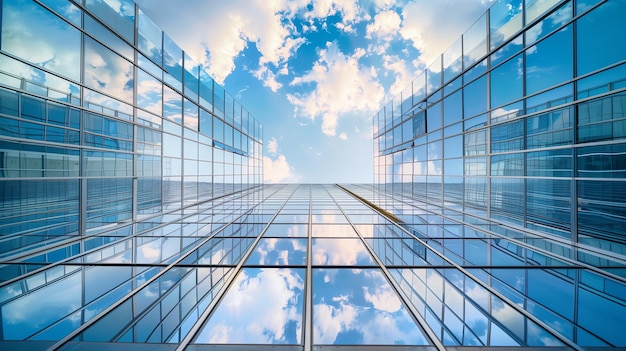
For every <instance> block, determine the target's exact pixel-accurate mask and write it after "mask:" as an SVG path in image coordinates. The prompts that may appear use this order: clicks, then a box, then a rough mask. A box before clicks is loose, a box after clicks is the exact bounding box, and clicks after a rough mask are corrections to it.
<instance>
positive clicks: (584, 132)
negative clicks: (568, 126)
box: [577, 94, 626, 143]
mask: <svg viewBox="0 0 626 351" xmlns="http://www.w3.org/2000/svg"><path fill="white" fill-rule="evenodd" d="M625 102H626V95H623V94H620V95H614V96H611V97H607V98H603V99H597V100H592V101H589V102H586V103H582V104H580V105H578V129H577V131H578V141H579V142H581V143H582V142H593V141H601V140H614V139H621V138H624V137H626V118H625V117H626V115H625V114H624V111H623V109H622V108H621V106H622V105H623V104H624V103H625Z"/></svg>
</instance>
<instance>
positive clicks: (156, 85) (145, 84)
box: [137, 69, 163, 115]
mask: <svg viewBox="0 0 626 351" xmlns="http://www.w3.org/2000/svg"><path fill="white" fill-rule="evenodd" d="M137 106H138V107H141V108H144V109H146V110H148V111H150V112H152V113H155V114H157V115H162V114H163V86H162V83H161V82H160V81H159V80H157V79H156V78H154V77H152V76H151V75H149V74H148V73H145V72H144V71H143V70H141V69H138V70H137Z"/></svg>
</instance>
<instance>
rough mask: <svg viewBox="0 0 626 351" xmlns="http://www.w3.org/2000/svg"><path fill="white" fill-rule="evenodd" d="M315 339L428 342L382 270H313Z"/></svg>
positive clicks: (358, 342) (317, 341) (319, 341)
mask: <svg viewBox="0 0 626 351" xmlns="http://www.w3.org/2000/svg"><path fill="white" fill-rule="evenodd" d="M313 342H314V344H344V345H346V344H353V345H362V344H370V345H427V344H428V342H427V341H426V338H425V337H424V335H423V334H422V332H421V331H420V330H419V329H418V328H417V326H416V324H415V322H414V321H413V320H412V319H411V317H410V316H409V314H408V313H407V311H406V310H405V308H404V306H403V305H402V303H401V302H400V299H399V298H398V297H397V295H396V294H395V292H394V291H393V290H392V289H391V286H390V285H389V283H388V282H387V281H386V280H385V278H384V277H383V275H382V273H381V272H380V271H379V270H378V269H315V270H313Z"/></svg>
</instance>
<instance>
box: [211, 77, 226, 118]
mask: <svg viewBox="0 0 626 351" xmlns="http://www.w3.org/2000/svg"><path fill="white" fill-rule="evenodd" d="M213 89H214V95H213V101H214V103H213V104H214V106H213V107H214V110H213V111H214V112H215V115H216V116H218V117H220V118H222V119H223V118H224V101H225V100H224V99H225V97H224V88H223V87H222V86H220V85H219V84H217V83H216V84H213Z"/></svg>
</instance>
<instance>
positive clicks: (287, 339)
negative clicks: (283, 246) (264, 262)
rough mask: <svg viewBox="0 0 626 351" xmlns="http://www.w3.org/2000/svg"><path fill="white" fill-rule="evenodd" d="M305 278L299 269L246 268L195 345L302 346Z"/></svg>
mask: <svg viewBox="0 0 626 351" xmlns="http://www.w3.org/2000/svg"><path fill="white" fill-rule="evenodd" d="M304 276H305V274H304V270H303V269H297V268H283V269H277V268H243V270H242V271H241V273H240V274H239V275H238V276H237V278H236V280H235V281H234V282H233V284H232V286H231V288H230V290H229V291H228V292H227V293H226V295H225V296H224V299H223V301H222V302H221V303H220V304H219V305H218V306H217V309H216V310H215V312H214V313H213V314H212V315H211V318H210V319H209V321H208V323H207V324H206V325H205V326H204V327H203V328H202V330H201V331H200V332H199V334H198V337H197V338H196V339H195V341H194V343H200V344H205V343H222V344H223V343H227V344H231V343H232V344H300V343H301V342H302V325H303V321H302V312H303V301H304V297H303V295H304ZM260 299H262V300H260ZM259 301H266V303H263V304H259V303H258V302H259ZM277 320H278V323H277V322H276V321H277ZM224 330H228V331H229V332H228V333H224V332H223V331H224Z"/></svg>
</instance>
